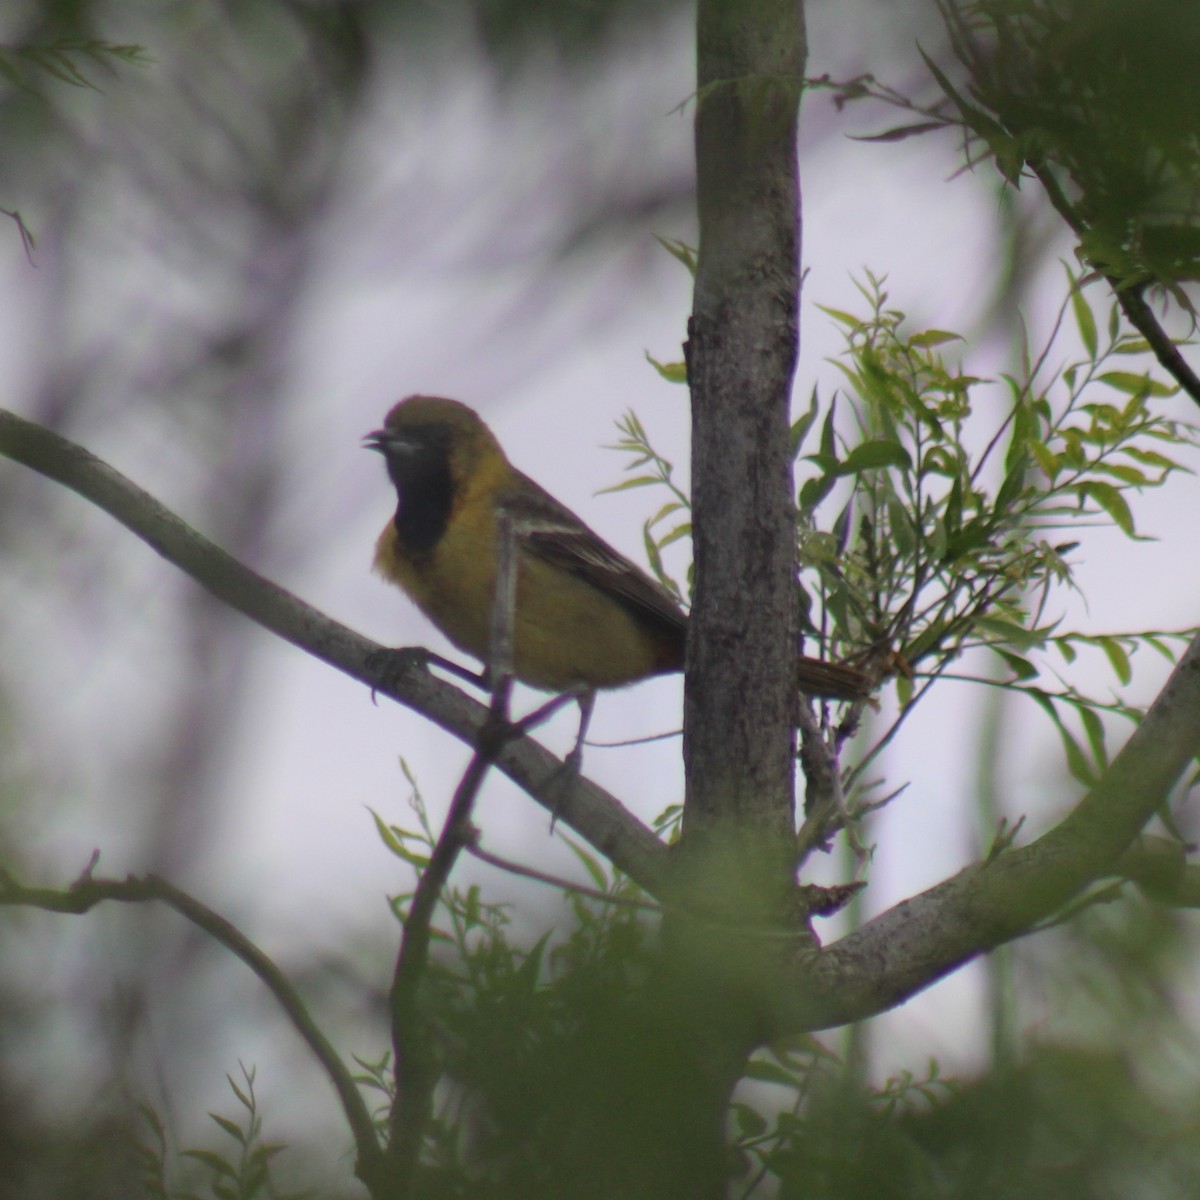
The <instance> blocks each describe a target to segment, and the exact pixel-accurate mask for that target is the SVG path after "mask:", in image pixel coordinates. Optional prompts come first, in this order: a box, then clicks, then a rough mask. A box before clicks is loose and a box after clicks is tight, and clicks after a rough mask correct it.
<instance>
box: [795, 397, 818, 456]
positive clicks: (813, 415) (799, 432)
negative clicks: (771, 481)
mask: <svg viewBox="0 0 1200 1200" xmlns="http://www.w3.org/2000/svg"><path fill="white" fill-rule="evenodd" d="M819 411H820V401H819V400H818V399H817V389H816V388H815V387H814V388H813V390H812V398H811V399H810V401H809V405H808V412H806V413H805V414H804V415H803V416H801V417H797V418H796V420H795V421H793V422H792V427H791V429H790V430H789V431H788V449H789V450H790V451H791V458H792V461H793V462H794V461H795V459H796V456H797V455H798V454H799V453H800V451H801V449H803V447H804V439H805V438H806V437H808V434H809V430H810V429H812V427H813V424H814V422H815V421H816V419H817V414H818V412H819Z"/></svg>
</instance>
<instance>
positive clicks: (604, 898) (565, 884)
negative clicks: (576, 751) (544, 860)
mask: <svg viewBox="0 0 1200 1200" xmlns="http://www.w3.org/2000/svg"><path fill="white" fill-rule="evenodd" d="M589 744H590V743H589ZM463 849H464V850H466V852H467V853H468V854H470V855H471V856H472V857H473V858H477V859H479V861H480V862H485V863H487V864H488V865H489V866H492V867H497V868H498V869H499V870H501V871H506V872H508V874H510V875H517V876H520V878H522V879H532V880H534V882H536V883H547V884H549V885H550V886H551V887H555V888H559V889H561V890H562V891H564V892H573V893H574V894H575V895H577V896H587V897H588V898H589V899H592V900H599V901H600V902H601V903H602V904H615V905H618V906H619V907H621V908H636V909H640V910H641V911H642V912H653V913H660V912H662V906H661V905H659V904H655V903H654V902H653V901H651V900H638V899H637V898H636V897H633V896H618V895H614V894H613V893H612V892H603V891H601V890H600V889H599V888H594V887H588V886H587V884H583V883H573V882H572V881H571V880H570V879H564V878H562V877H561V876H559V875H551V874H550V873H549V872H547V871H539V870H537V869H536V868H534V867H527V866H525V865H524V864H522V863H518V862H513V861H512V860H511V859H508V858H501V857H500V855H498V854H493V853H492V852H491V851H490V850H485V849H484V848H483V847H482V846H481V845H480V844H479V840H478V838H473V839H472V840H470V841H468V842H467V843H466V844H465V845H464V846H463Z"/></svg>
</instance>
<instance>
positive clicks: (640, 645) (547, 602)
mask: <svg viewBox="0 0 1200 1200" xmlns="http://www.w3.org/2000/svg"><path fill="white" fill-rule="evenodd" d="M482 511H483V517H484V519H485V520H486V521H487V525H488V527H487V528H480V527H474V528H473V527H472V526H471V525H470V524H469V523H467V522H465V521H458V522H455V523H453V524H452V526H451V528H449V529H448V530H447V532H446V535H445V536H444V537H443V538H442V540H441V541H440V542H438V544H437V546H436V547H435V549H434V551H433V553H432V554H431V555H430V556H429V557H428V558H427V559H425V560H423V561H422V562H421V564H420V567H419V569H418V568H417V566H416V565H415V564H414V563H413V562H411V561H409V560H408V559H406V557H405V556H404V555H402V554H401V553H400V552H399V550H398V548H397V545H396V531H395V527H394V526H393V525H392V524H391V522H389V523H388V525H387V527H386V528H385V529H384V531H383V533H382V534H381V535H380V538H379V541H378V544H377V545H376V550H375V567H376V570H377V571H378V572H379V573H380V574H381V575H383V576H384V578H386V579H388V580H389V581H390V582H393V583H397V584H399V586H400V587H402V588H403V589H404V590H405V591H406V592H407V593H408V595H409V596H410V597H411V598H412V599H413V601H414V602H415V603H416V604H417V606H418V607H419V608H420V609H421V611H422V612H423V613H424V614H425V615H426V616H427V617H428V618H429V619H430V620H431V621H432V622H433V623H434V624H435V625H436V626H437V627H438V629H440V630H441V631H442V633H443V634H445V635H446V637H447V638H449V639H450V641H451V642H453V643H454V645H456V646H457V647H459V649H461V650H464V651H466V653H468V654H470V655H472V656H474V657H475V658H477V659H479V660H480V662H482V663H484V664H487V663H488V661H489V645H490V640H491V638H490V635H491V620H492V610H493V596H494V589H495V578H496V575H495V550H494V547H495V532H494V528H492V525H493V518H492V515H491V512H490V510H487V509H485V510H482ZM481 548H482V549H481ZM513 634H514V637H513V658H514V671H515V674H516V676H517V678H518V679H519V680H521V682H522V683H527V684H529V685H530V686H532V687H536V688H542V689H544V690H546V691H555V692H562V691H566V690H567V689H568V688H572V687H576V686H579V685H584V686H588V687H597V688H609V687H620V686H622V685H623V684H627V683H632V682H634V681H635V680H638V679H644V678H646V677H647V676H648V675H654V674H659V673H662V672H665V671H671V670H678V669H680V668H681V667H682V665H683V663H682V646H679V647H675V646H672V645H667V646H664V644H663V640H662V637H661V635H660V634H656V633H655V632H653V631H650V630H648V629H647V627H646V626H645V625H643V624H641V623H639V622H638V621H637V620H636V619H635V618H633V617H632V616H630V615H629V613H628V611H627V610H626V609H625V607H624V606H623V605H622V604H621V603H620V602H619V601H618V600H616V599H614V598H613V597H610V596H608V595H606V594H605V593H604V592H602V591H600V590H599V589H598V588H596V587H594V586H593V585H591V584H590V583H588V582H587V581H586V580H583V579H581V578H579V577H578V576H576V575H573V574H572V573H571V572H569V571H567V570H565V569H563V568H561V567H558V566H555V565H554V564H552V563H548V562H545V561H544V560H542V559H539V558H536V557H534V556H532V555H530V554H529V553H528V552H523V553H521V554H520V556H519V560H518V569H517V601H516V611H515V613H514V618H513Z"/></svg>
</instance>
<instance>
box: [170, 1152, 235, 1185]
mask: <svg viewBox="0 0 1200 1200" xmlns="http://www.w3.org/2000/svg"><path fill="white" fill-rule="evenodd" d="M182 1154H183V1156H184V1157H185V1158H194V1159H195V1160H196V1161H197V1162H202V1163H203V1164H204V1165H205V1166H206V1167H207V1168H208V1169H209V1170H210V1171H212V1172H213V1173H214V1174H216V1175H224V1176H226V1177H227V1178H229V1179H236V1178H237V1172H236V1171H235V1170H234V1169H233V1165H232V1164H231V1163H227V1162H226V1161H225V1160H224V1159H223V1158H222V1157H221V1156H220V1155H219V1154H213V1153H211V1152H210V1151H208V1150H184V1151H182Z"/></svg>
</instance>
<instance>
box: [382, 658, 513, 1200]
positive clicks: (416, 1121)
mask: <svg viewBox="0 0 1200 1200" xmlns="http://www.w3.org/2000/svg"><path fill="white" fill-rule="evenodd" d="M511 688H512V681H511V678H510V677H508V676H501V679H500V681H499V682H498V684H497V687H496V690H495V692H494V694H493V698H492V707H491V710H490V718H489V722H488V723H487V724H486V725H485V726H484V728H483V729H482V730H481V731H480V734H479V741H478V744H477V746H476V750H475V753H474V754H473V755H472V757H471V761H470V762H469V763H468V764H467V769H466V771H465V772H464V773H463V777H462V779H461V780H460V781H459V784H458V787H457V788H456V789H455V792H454V798H453V800H452V801H451V802H450V809H449V811H448V812H447V814H446V820H445V823H444V824H443V825H442V831H441V833H440V834H439V835H438V840H437V844H436V845H435V846H434V848H433V853H432V855H431V856H430V859H429V865H428V866H427V867H426V868H425V870H424V871H422V872H421V878H420V879H419V880H418V882H417V888H416V891H415V892H414V893H413V898H412V903H411V905H410V906H409V910H408V916H407V917H406V918H405V921H404V937H403V938H402V939H401V942H400V952H399V954H398V955H397V957H396V969H395V972H394V974H393V976H392V989H391V998H390V1001H391V1003H390V1007H391V1015H392V1053H393V1056H394V1059H395V1064H396V1070H395V1078H396V1094H395V1099H394V1100H393V1102H392V1111H391V1116H390V1120H389V1126H390V1130H391V1139H390V1141H389V1144H388V1153H387V1156H388V1165H389V1174H390V1178H391V1180H392V1187H393V1189H394V1195H396V1196H406V1195H407V1194H408V1191H409V1187H410V1183H411V1180H412V1176H413V1172H414V1171H415V1170H416V1167H417V1163H418V1161H419V1159H420V1155H421V1142H422V1138H423V1136H424V1131H425V1126H426V1124H427V1122H428V1119H429V1110H430V1107H431V1105H432V1103H433V1092H434V1088H435V1087H436V1085H437V1080H438V1067H437V1055H436V1053H434V1050H433V1045H432V1038H431V1035H430V1030H429V1028H428V1025H427V1023H426V1022H425V1021H423V1020H422V1018H421V1011H420V1006H419V1004H418V993H419V991H420V987H421V982H422V981H423V980H424V978H425V972H426V968H427V966H428V963H429V943H430V939H431V935H432V928H433V914H434V912H435V911H436V909H437V905H438V901H439V899H440V898H441V895H442V889H443V888H444V887H445V886H446V883H447V881H448V880H449V878H450V873H451V871H453V869H454V864H455V863H456V862H457V861H458V856H459V854H460V853H461V852H462V850H463V848H464V847H465V846H467V845H468V844H469V843H470V842H471V840H472V839H473V837H474V831H473V829H472V826H471V812H472V810H473V809H474V807H475V800H476V797H477V796H478V795H479V789H480V787H481V786H482V784H483V780H484V777H485V776H486V775H487V773H488V770H489V769H490V768H491V766H492V764H493V763H494V762H495V761H496V757H497V755H498V754H499V753H500V751H501V750H502V749H503V747H504V743H505V740H506V739H507V736H508V733H509V731H510V730H511V728H512V726H511V725H510V724H509V722H508V715H507V710H508V695H509V692H510V691H511Z"/></svg>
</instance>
